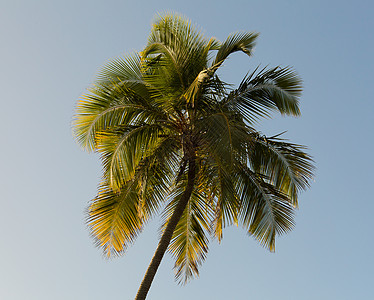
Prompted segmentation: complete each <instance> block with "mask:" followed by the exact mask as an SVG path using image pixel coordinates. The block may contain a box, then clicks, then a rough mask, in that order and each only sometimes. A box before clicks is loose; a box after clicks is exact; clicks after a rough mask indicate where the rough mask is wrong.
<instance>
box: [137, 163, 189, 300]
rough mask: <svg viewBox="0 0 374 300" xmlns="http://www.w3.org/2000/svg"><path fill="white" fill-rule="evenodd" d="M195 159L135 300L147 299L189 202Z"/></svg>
mask: <svg viewBox="0 0 374 300" xmlns="http://www.w3.org/2000/svg"><path fill="white" fill-rule="evenodd" d="M195 164H196V163H195V159H190V161H189V163H188V179H187V186H186V189H185V191H184V193H183V195H182V197H181V199H180V201H179V203H178V204H177V206H176V208H175V210H174V212H173V214H172V216H171V218H170V220H169V222H168V224H167V226H166V228H165V231H164V233H163V235H162V237H161V239H160V241H159V243H158V246H157V249H156V252H155V254H154V255H153V258H152V260H151V263H150V264H149V266H148V269H147V272H146V273H145V275H144V278H143V281H142V283H141V285H140V287H139V290H138V293H137V294H136V297H135V300H145V298H146V297H147V294H148V291H149V289H150V287H151V284H152V281H153V278H154V277H155V275H156V272H157V269H158V267H159V265H160V263H161V260H162V258H163V257H164V254H165V252H166V250H167V248H168V246H169V244H170V241H171V238H172V236H173V232H174V229H175V227H176V226H177V224H178V222H179V220H180V218H181V216H182V214H183V211H184V210H185V208H186V206H187V203H188V201H189V200H190V197H191V194H192V191H193V187H194V185H195V177H196V165H195Z"/></svg>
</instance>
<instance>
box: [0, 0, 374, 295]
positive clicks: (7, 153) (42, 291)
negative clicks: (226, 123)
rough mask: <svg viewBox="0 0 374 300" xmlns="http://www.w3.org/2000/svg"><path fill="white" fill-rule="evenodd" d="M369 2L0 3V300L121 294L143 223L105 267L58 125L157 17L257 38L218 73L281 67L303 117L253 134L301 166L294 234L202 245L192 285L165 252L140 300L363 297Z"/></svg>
mask: <svg viewBox="0 0 374 300" xmlns="http://www.w3.org/2000/svg"><path fill="white" fill-rule="evenodd" d="M373 10H374V2H372V1H369V0H367V1H365V0H355V1H350V0H340V1H335V0H331V1H330V0H324V1H320V0H314V1H303V0H298V1H297V0H282V1H275V0H274V1H271V0H262V1H260V0H258V1H257V0H246V1H235V0H234V1H220V0H216V1H211V0H205V1H201V0H190V1H171V0H170V1H167V0H158V1H143V0H139V1H127V0H126V1H124V0H123V1H114V0H107V1H97V0H91V1H78V0H74V1H70V0H65V1H51V0H49V1H42V0H34V1H28V0H12V1H10V0H8V1H6V0H1V1H0V39H1V46H0V82H1V95H0V103H1V110H0V113H1V118H0V136H1V147H0V170H1V171H0V186H1V197H0V205H1V209H0V237H1V244H0V245H1V246H0V299H4V300H8V299H9V300H21V299H32V300H33V299H37V300H44V299H45V300H47V299H48V300H50V299H54V300H62V299H64V300H67V299H68V300H70V299H73V300H75V299H80V300H85V299H90V300H101V299H126V300H127V299H134V297H135V295H136V292H137V289H138V286H139V284H140V282H141V279H142V277H143V275H144V273H145V270H146V268H147V266H148V264H149V262H150V259H151V257H152V255H153V252H154V250H155V248H156V246H157V239H158V228H159V225H160V219H157V218H155V219H154V220H153V221H152V222H151V223H150V224H149V225H148V226H147V227H146V229H145V230H144V231H143V233H142V234H141V235H140V236H139V238H138V239H137V241H136V242H135V244H134V245H133V246H132V247H130V248H129V250H128V251H127V252H126V254H125V255H124V256H122V257H119V258H115V259H110V260H108V259H105V258H103V256H102V253H101V252H100V249H98V248H96V247H95V246H94V244H93V240H92V239H91V237H90V235H89V231H88V229H87V226H86V224H85V210H86V208H87V204H88V202H89V200H90V199H92V198H93V197H94V196H95V193H96V188H97V185H98V183H99V180H100V177H101V174H100V172H101V166H100V163H99V159H98V156H97V155H95V154H88V153H86V152H84V151H82V150H81V149H80V147H79V146H78V144H77V143H76V142H75V141H74V138H73V136H72V130H71V121H72V118H73V115H74V107H75V104H76V102H77V100H78V99H79V97H80V95H81V94H83V93H85V91H86V89H87V88H88V87H89V86H90V85H91V84H92V82H93V81H94V80H95V75H96V74H97V72H98V71H99V70H100V68H101V67H102V66H103V64H105V62H107V61H108V60H109V59H111V58H115V57H118V56H121V55H124V54H126V53H130V52H133V51H141V50H142V48H143V47H144V46H145V44H146V41H147V37H148V34H149V32H150V28H151V24H152V20H154V18H155V16H156V14H157V13H159V12H161V13H162V12H165V11H174V12H179V13H181V14H183V15H185V16H186V17H188V18H190V19H191V20H192V21H193V23H195V24H197V25H198V26H199V27H201V28H202V29H203V32H204V33H205V34H206V36H208V37H210V36H215V37H216V38H218V39H220V40H224V39H225V38H226V37H227V35H229V34H230V33H232V32H236V31H256V32H260V37H259V39H258V42H257V46H256V49H255V52H254V56H253V57H252V58H248V57H246V56H245V55H243V54H235V55H233V56H232V57H231V58H230V59H229V60H228V61H227V63H226V64H225V66H224V67H223V70H222V75H221V76H222V78H223V79H224V80H225V81H227V82H231V83H233V84H238V83H239V82H240V80H241V78H242V77H243V76H244V75H245V74H246V73H247V72H248V71H250V70H253V68H255V67H256V66H257V65H259V64H261V65H262V66H266V65H269V66H277V65H281V66H293V67H294V69H295V70H297V72H298V73H299V74H300V76H301V77H302V78H303V81H304V92H303V96H302V98H301V111H302V116H301V117H299V118H284V117H280V116H275V117H274V118H273V119H271V120H264V121H263V122H261V123H260V124H258V127H257V128H258V129H259V130H260V131H262V132H263V133H264V134H267V135H272V134H276V133H280V132H283V131H285V130H287V133H286V134H285V137H286V138H288V139H289V140H290V141H292V142H295V143H299V144H304V145H307V146H308V148H309V150H308V151H309V153H310V154H311V155H312V156H313V158H314V160H315V162H316V167H317V169H316V172H315V179H314V181H313V182H312V184H311V188H310V189H309V190H308V191H306V192H303V193H302V194H301V195H300V200H299V202H300V208H299V210H298V211H297V214H296V227H295V229H294V230H293V231H292V232H291V233H289V234H287V235H284V236H281V237H280V238H278V240H277V244H276V252H275V253H270V252H268V251H267V250H266V249H264V248H262V247H261V246H260V245H259V244H258V243H257V242H256V241H255V240H254V239H253V238H252V237H250V236H248V235H247V234H246V233H245V232H244V231H243V230H242V229H241V228H236V227H233V228H227V229H226V230H225V231H224V239H223V241H222V242H221V244H218V242H217V241H215V242H213V243H212V244H211V245H210V251H209V253H208V257H207V260H206V262H205V263H204V264H203V266H202V267H201V269H200V277H199V278H198V279H195V280H193V281H191V282H190V283H189V284H187V285H185V286H179V285H177V283H176V282H175V280H174V273H173V270H172V268H173V261H172V259H171V257H170V255H166V256H165V258H164V260H163V262H162V264H161V266H160V269H159V271H158V273H157V274H156V278H155V280H154V282H153V284H152V287H151V290H150V292H149V294H148V299H152V300H158V299H160V300H161V299H162V300H169V299H178V300H185V299H217V300H223V299H255V300H266V299H278V300H292V299H303V300H309V299H313V300H314V299H339V300H345V299H347V300H348V299H369V298H370V297H371V296H370V295H372V283H373V279H374V276H373V266H374V257H373V256H374V255H373V250H372V249H373V248H374V241H373V230H372V228H373V212H374V201H373V195H372V193H371V187H372V184H373V183H372V181H373V173H372V170H373V169H374V159H373V156H372V149H373V148H374V139H373V132H372V131H373V125H372V120H373V117H372V115H373V113H374V104H373V103H374V99H373V92H372V91H373V83H372V81H373V72H372V70H373V69H374V63H373V56H372V54H373V53H374V39H373V30H374V18H373V17H372V12H373Z"/></svg>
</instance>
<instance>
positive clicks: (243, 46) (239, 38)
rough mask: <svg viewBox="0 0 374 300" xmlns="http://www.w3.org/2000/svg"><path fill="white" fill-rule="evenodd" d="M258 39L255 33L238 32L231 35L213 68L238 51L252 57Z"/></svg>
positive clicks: (220, 50)
mask: <svg viewBox="0 0 374 300" xmlns="http://www.w3.org/2000/svg"><path fill="white" fill-rule="evenodd" d="M257 37H258V33H255V32H238V33H233V34H231V35H229V36H228V38H227V39H226V41H225V42H223V43H222V44H221V46H220V47H219V50H218V52H217V55H216V58H215V61H214V64H213V67H214V66H219V65H221V64H222V63H223V61H224V60H225V59H226V58H227V57H228V56H229V55H230V54H232V53H234V52H237V51H242V52H244V53H245V54H247V55H248V56H251V55H252V51H253V48H254V46H255V44H256V39H257Z"/></svg>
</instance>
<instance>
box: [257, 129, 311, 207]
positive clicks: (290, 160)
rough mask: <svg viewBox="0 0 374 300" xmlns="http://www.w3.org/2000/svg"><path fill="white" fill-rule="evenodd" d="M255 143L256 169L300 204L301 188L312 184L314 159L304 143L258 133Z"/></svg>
mask: <svg viewBox="0 0 374 300" xmlns="http://www.w3.org/2000/svg"><path fill="white" fill-rule="evenodd" d="M252 143H253V144H252V152H251V155H250V164H251V166H252V168H253V170H254V171H255V172H256V173H259V174H264V175H265V176H266V178H268V181H269V182H270V183H271V184H273V185H274V186H275V187H277V188H278V189H280V190H281V191H282V192H283V193H285V194H287V195H288V196H289V197H290V199H291V200H292V204H293V205H294V206H296V207H297V198H298V192H299V191H300V190H305V189H306V188H307V187H309V181H310V180H311V179H312V178H313V170H314V167H313V165H312V162H313V160H312V158H311V157H310V156H309V155H308V154H307V153H305V151H304V150H305V147H304V146H301V145H296V144H292V143H288V142H286V141H285V140H281V139H279V138H276V137H265V136H259V135H258V136H256V138H255V139H254V140H253V142H252Z"/></svg>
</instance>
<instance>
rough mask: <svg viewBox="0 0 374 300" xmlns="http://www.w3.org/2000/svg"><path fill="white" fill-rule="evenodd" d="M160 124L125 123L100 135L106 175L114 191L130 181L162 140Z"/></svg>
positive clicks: (100, 150)
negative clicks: (122, 126)
mask: <svg viewBox="0 0 374 300" xmlns="http://www.w3.org/2000/svg"><path fill="white" fill-rule="evenodd" d="M163 133H164V131H163V128H162V126H161V125H160V124H142V125H133V126H126V127H124V128H123V129H122V128H119V129H117V130H115V131H113V132H111V131H109V132H108V131H107V132H103V133H101V134H100V135H99V137H98V152H99V153H100V154H101V159H102V163H103V169H104V176H105V177H106V178H107V180H108V183H109V185H110V186H111V187H112V188H113V189H114V190H119V189H121V185H122V184H123V183H125V182H127V181H128V180H130V179H131V178H132V177H133V176H134V174H135V171H136V168H137V167H138V165H139V163H140V162H141V160H143V159H144V158H145V157H147V156H148V155H149V153H152V152H153V151H154V150H155V149H156V148H157V147H158V145H159V143H161V142H162V139H161V138H160V135H161V134H163Z"/></svg>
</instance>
